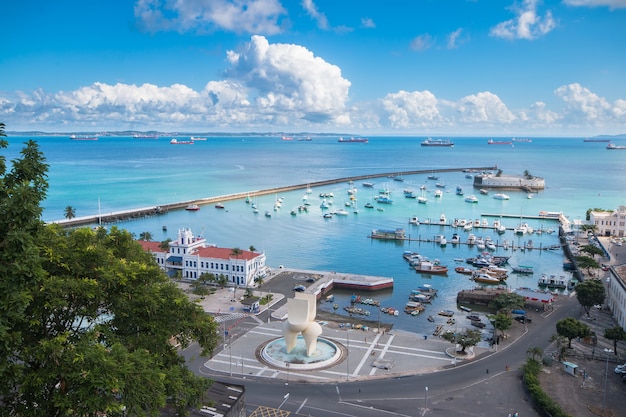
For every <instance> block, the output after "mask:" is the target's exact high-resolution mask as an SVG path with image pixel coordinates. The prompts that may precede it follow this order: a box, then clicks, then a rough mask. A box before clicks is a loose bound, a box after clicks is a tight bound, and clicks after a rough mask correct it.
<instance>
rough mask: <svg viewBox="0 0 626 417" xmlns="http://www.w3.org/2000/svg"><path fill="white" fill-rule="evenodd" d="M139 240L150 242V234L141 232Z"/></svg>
mask: <svg viewBox="0 0 626 417" xmlns="http://www.w3.org/2000/svg"><path fill="white" fill-rule="evenodd" d="M139 240H152V233H150V232H141V233H140V234H139Z"/></svg>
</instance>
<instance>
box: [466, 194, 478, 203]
mask: <svg viewBox="0 0 626 417" xmlns="http://www.w3.org/2000/svg"><path fill="white" fill-rule="evenodd" d="M465 201H466V202H467V203H478V198H477V197H476V196H475V195H474V194H472V195H470V196H468V197H465Z"/></svg>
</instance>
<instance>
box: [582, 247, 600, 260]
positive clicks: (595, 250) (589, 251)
mask: <svg viewBox="0 0 626 417" xmlns="http://www.w3.org/2000/svg"><path fill="white" fill-rule="evenodd" d="M580 251H581V252H585V253H587V254H589V255H591V257H592V258H593V257H595V256H596V255H599V256H602V255H604V251H603V250H602V249H600V248H599V247H597V246H596V245H583V246H581V247H580Z"/></svg>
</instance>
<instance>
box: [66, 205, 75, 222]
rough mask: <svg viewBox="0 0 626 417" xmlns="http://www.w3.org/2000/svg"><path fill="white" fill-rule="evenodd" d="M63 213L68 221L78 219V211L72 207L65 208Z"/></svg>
mask: <svg viewBox="0 0 626 417" xmlns="http://www.w3.org/2000/svg"><path fill="white" fill-rule="evenodd" d="M63 213H64V215H65V218H66V219H68V220H72V219H73V218H74V217H76V210H75V209H74V207H72V206H67V207H65V210H64V211H63Z"/></svg>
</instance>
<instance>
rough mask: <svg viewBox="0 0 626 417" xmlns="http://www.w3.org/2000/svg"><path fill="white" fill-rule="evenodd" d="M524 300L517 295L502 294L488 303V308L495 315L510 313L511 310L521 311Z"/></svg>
mask: <svg viewBox="0 0 626 417" xmlns="http://www.w3.org/2000/svg"><path fill="white" fill-rule="evenodd" d="M525 304H526V300H525V299H524V297H522V296H521V295H519V294H515V293H507V292H503V293H502V294H498V296H497V297H496V298H494V299H493V301H491V303H489V307H490V308H493V309H494V310H496V312H497V313H500V312H502V313H507V314H508V313H510V312H511V310H516V309H523V308H524V305H525Z"/></svg>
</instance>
